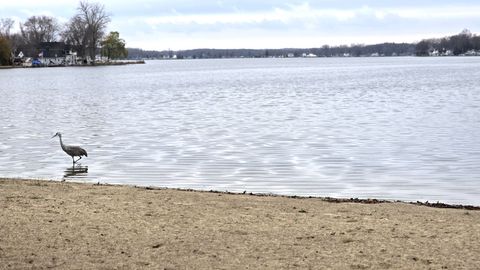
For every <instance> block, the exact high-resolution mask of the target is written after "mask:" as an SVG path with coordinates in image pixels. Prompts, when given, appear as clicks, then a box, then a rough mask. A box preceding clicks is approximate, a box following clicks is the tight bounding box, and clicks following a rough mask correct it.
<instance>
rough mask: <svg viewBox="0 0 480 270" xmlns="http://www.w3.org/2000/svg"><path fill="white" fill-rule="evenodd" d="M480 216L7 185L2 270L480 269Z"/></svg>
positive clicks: (0, 227)
mask: <svg viewBox="0 0 480 270" xmlns="http://www.w3.org/2000/svg"><path fill="white" fill-rule="evenodd" d="M479 254H480V211H476V210H465V209H441V208H432V207H425V206H418V205H411V204H407V203H400V202H396V203H379V204H365V203H348V202H343V203H334V202H327V201H324V200H321V199H295V198H286V197H272V196H251V195H232V194H224V193H210V192H194V191H180V190H171V189H145V188H135V187H130V186H105V185H91V184H79V183H65V182H63V183H62V182H50V181H35V180H8V179H3V180H0V269H48V268H54V269H292V268H299V269H480V259H479V258H480V257H479Z"/></svg>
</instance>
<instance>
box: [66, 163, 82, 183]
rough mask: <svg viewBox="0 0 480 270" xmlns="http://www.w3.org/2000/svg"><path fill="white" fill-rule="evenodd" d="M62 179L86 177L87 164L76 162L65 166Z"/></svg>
mask: <svg viewBox="0 0 480 270" xmlns="http://www.w3.org/2000/svg"><path fill="white" fill-rule="evenodd" d="M64 173H65V174H64V175H63V180H68V179H75V178H79V177H87V175H88V166H82V165H81V164H79V163H77V164H76V165H73V166H72V167H67V168H66V169H65V171H64Z"/></svg>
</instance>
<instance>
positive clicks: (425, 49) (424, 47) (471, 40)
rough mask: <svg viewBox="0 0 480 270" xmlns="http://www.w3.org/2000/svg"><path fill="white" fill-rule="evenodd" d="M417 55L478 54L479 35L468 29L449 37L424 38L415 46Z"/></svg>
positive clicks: (479, 48)
mask: <svg viewBox="0 0 480 270" xmlns="http://www.w3.org/2000/svg"><path fill="white" fill-rule="evenodd" d="M415 54H416V55H417V56H428V55H432V54H433V55H465V54H471V55H478V54H480V36H477V35H474V34H472V33H471V32H470V31H469V30H468V29H465V30H463V31H462V32H461V33H459V34H457V35H453V36H449V37H444V38H437V39H424V40H422V41H420V42H419V43H417V45H416V46H415Z"/></svg>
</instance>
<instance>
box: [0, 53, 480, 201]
mask: <svg viewBox="0 0 480 270" xmlns="http://www.w3.org/2000/svg"><path fill="white" fill-rule="evenodd" d="M479 78H480V57H477V58H475V57H445V58H414V57H398V58H329V59H325V58H318V59H232V60H178V61H148V62H147V64H145V65H130V66H109V67H69V68H43V69H11V70H0V177H33V178H48V179H58V180H60V179H66V180H67V181H85V182H95V183H96V182H101V183H121V184H135V185H145V186H159V187H175V188H193V189H202V190H210V189H213V190H221V191H225V190H228V191H233V192H243V191H247V192H254V193H258V192H261V193H276V194H287V195H301V196H310V195H313V196H334V197H359V198H368V197H370V198H372V197H373V198H382V199H400V200H413V201H414V200H422V201H425V200H429V201H441V202H447V203H462V204H475V205H480V79H479ZM57 131H60V132H62V133H63V139H64V142H65V143H66V144H73V145H81V146H82V147H84V148H85V149H86V150H87V151H88V154H89V157H88V158H84V159H82V162H81V165H80V166H78V167H77V168H76V169H75V171H73V170H72V163H71V158H70V157H69V156H67V155H66V154H65V153H63V152H62V150H61V148H60V146H59V142H58V138H54V139H51V137H52V136H53V134H55V133H56V132H57Z"/></svg>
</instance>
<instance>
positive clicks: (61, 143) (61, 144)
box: [58, 136, 65, 150]
mask: <svg viewBox="0 0 480 270" xmlns="http://www.w3.org/2000/svg"><path fill="white" fill-rule="evenodd" d="M58 138H59V139H60V146H61V147H62V149H63V150H65V145H64V144H63V141H62V136H58Z"/></svg>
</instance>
